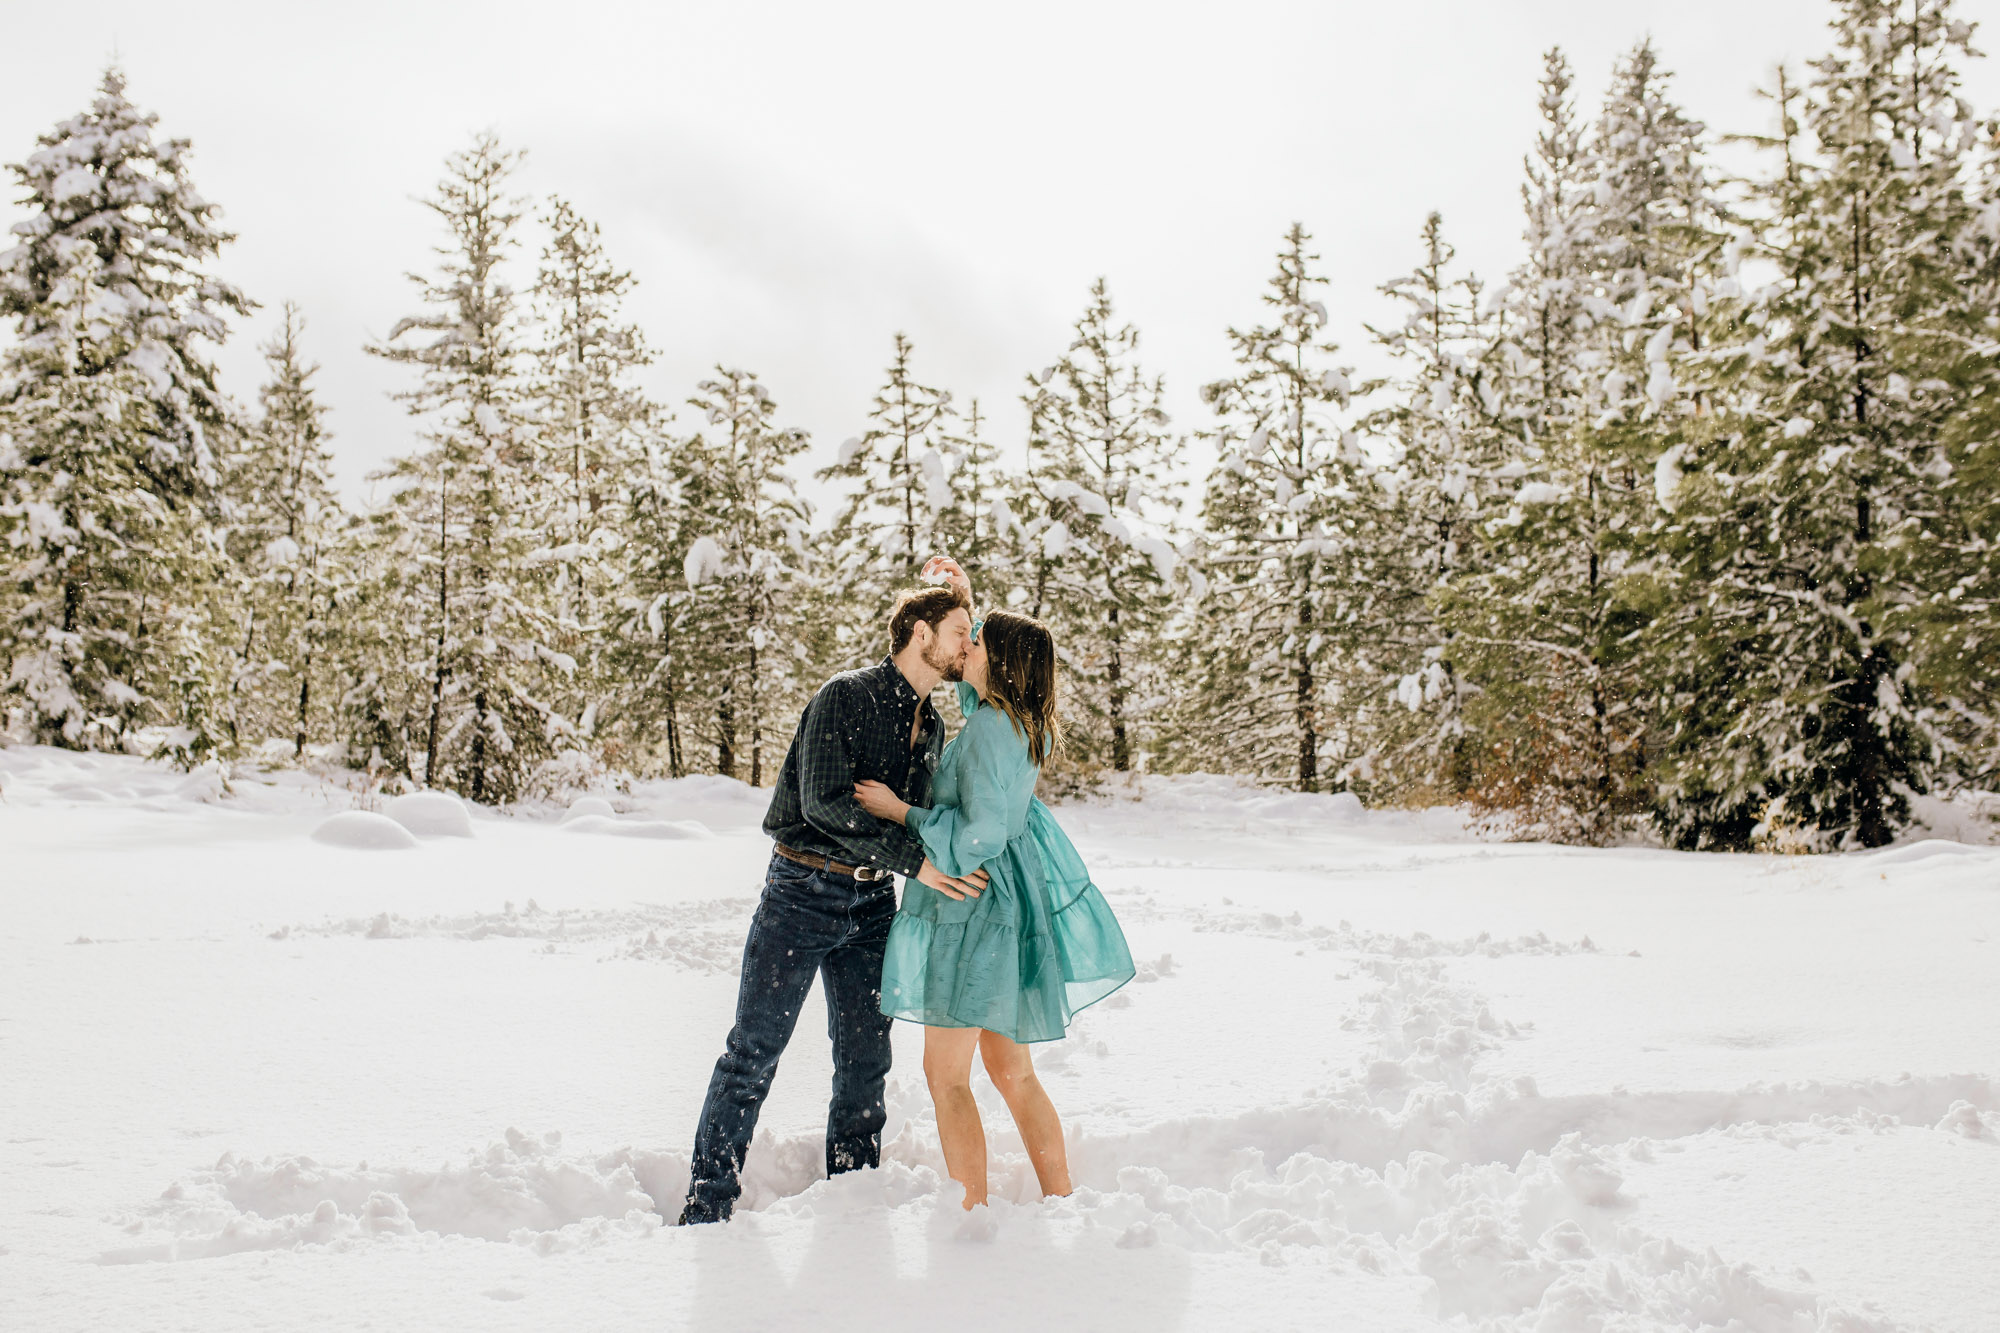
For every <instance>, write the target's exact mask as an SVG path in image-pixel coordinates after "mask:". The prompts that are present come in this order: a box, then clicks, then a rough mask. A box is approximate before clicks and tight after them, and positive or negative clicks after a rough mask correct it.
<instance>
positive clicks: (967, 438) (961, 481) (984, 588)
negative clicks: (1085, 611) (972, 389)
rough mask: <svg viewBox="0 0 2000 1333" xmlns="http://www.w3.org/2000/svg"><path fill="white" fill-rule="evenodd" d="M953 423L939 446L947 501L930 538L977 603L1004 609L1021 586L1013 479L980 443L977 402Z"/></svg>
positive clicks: (994, 449)
mask: <svg viewBox="0 0 2000 1333" xmlns="http://www.w3.org/2000/svg"><path fill="white" fill-rule="evenodd" d="M956 420H958V421H959V422H961V423H963V424H962V429H957V430H951V431H948V432H947V433H946V434H945V435H944V436H943V444H942V447H941V452H942V453H943V456H944V459H945V469H946V476H947V479H948V480H949V482H950V486H951V502H950V504H949V505H948V506H947V507H946V508H944V509H943V510H941V511H940V512H939V514H938V517H937V523H936V527H935V529H934V537H935V539H936V541H937V542H938V545H939V547H940V549H941V550H942V551H943V552H944V553H946V554H949V555H951V556H952V557H953V558H955V559H956V560H957V561H958V563H959V564H960V565H961V566H963V567H964V569H965V571H966V573H967V575H969V576H970V577H971V579H972V586H973V588H974V589H975V590H977V593H978V596H979V600H980V602H981V603H982V604H985V605H992V606H1004V605H1007V604H1008V601H1009V599H1010V598H1011V597H1014V596H1015V595H1016V594H1017V592H1019V589H1020V587H1021V582H1020V580H1021V565H1022V547H1021V542H1020V532H1021V522H1020V519H1019V518H1018V517H1016V515H1015V507H1016V506H1017V505H1018V504H1019V503H1020V496H1019V484H1018V478H1016V477H1014V476H1011V475H1010V474H1009V473H1008V472H1007V470H1006V469H1005V468H1004V467H1002V466H1001V464H1000V450H999V447H998V446H997V445H995V444H994V443H993V442H992V441H991V440H989V439H987V438H986V434H985V424H986V419H985V417H984V415H983V414H982V413H981V412H980V410H979V400H978V399H977V398H974V399H972V400H971V402H970V403H968V404H967V406H966V410H965V413H964V414H963V415H962V416H960V417H958V418H956ZM1020 595H1022V596H1025V593H1020Z"/></svg>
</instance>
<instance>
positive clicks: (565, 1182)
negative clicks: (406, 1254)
mask: <svg viewBox="0 0 2000 1333" xmlns="http://www.w3.org/2000/svg"><path fill="white" fill-rule="evenodd" d="M561 1143H562V1135H561V1134H544V1135H540V1136H535V1135H529V1134H525V1133H523V1132H521V1131H520V1130H518V1129H509V1130H508V1131H507V1133H506V1138H505V1139H504V1141H502V1142H498V1143H494V1144H491V1145H489V1146H488V1147H487V1148H486V1149H485V1150H483V1151H479V1152H475V1153H473V1154H472V1155H471V1156H470V1157H469V1158H468V1159H467V1160H466V1161H465V1162H464V1163H463V1164H461V1165H456V1166H454V1165H449V1164H447V1165H445V1166H442V1167H439V1168H437V1169H435V1170H430V1169H423V1168H417V1167H408V1166H404V1167H390V1168H371V1167H370V1166H369V1165H368V1163H366V1162H361V1163H358V1164H356V1165H355V1166H352V1167H346V1168H342V1167H332V1166H326V1165H322V1164H321V1163H319V1162H316V1161H314V1160H313V1159H312V1158H310V1157H277V1158H265V1159H264V1160H263V1161H260V1162H252V1161H247V1160H242V1159H239V1158H237V1157H236V1155H235V1154H233V1153H224V1154H223V1155H222V1158H221V1159H220V1160H219V1161H217V1162H216V1164H215V1166H214V1167H213V1168H211V1169H209V1170H207V1171H203V1172H200V1173H198V1174H196V1175H195V1176H193V1177H191V1178H189V1179H186V1180H180V1181H176V1182H175V1183H174V1184H172V1185H170V1186H168V1187H167V1189H166V1190H165V1191H164V1192H163V1193H162V1194H161V1195H160V1197H159V1199H158V1200H157V1201H155V1202H154V1203H153V1204H152V1205H150V1206H149V1207H148V1208H146V1209H145V1210H144V1211H143V1212H142V1213H141V1214H140V1215H139V1216H137V1217H135V1218H133V1219H132V1220H131V1221H130V1222H128V1223H127V1224H126V1230H127V1231H128V1232H131V1233H133V1234H135V1235H144V1234H146V1233H149V1232H150V1233H152V1236H153V1237H154V1239H152V1240H151V1241H150V1243H147V1244H143V1245H138V1246H133V1247H130V1248H125V1249H118V1250H112V1251H108V1252H106V1253H104V1254H101V1255H99V1257H98V1262H99V1263H104V1264H127V1263H146V1262H155V1261H174V1260H186V1259H203V1258H213V1257H216V1256H220V1255H225V1254H237V1253H242V1252H244V1251H248V1250H275V1249H300V1248H304V1247H308V1246H317V1247H329V1248H333V1249H349V1248H353V1247H354V1246H356V1245H359V1244H366V1243H369V1242H371V1241H372V1240H374V1238H376V1237H378V1236H408V1235H416V1234H419V1233H431V1234H436V1235H444V1236H469V1237H474V1238H476V1239H479V1240H487V1241H505V1242H512V1243H514V1244H517V1245H526V1246H529V1247H531V1248H533V1249H534V1250H535V1251H537V1252H538V1253H541V1254H555V1253H559V1252H562V1251H565V1250H573V1249H577V1248H581V1247H583V1246H586V1245H589V1244H591V1243H594V1242H596V1241H599V1240H601V1239H605V1238H609V1237H611V1236H614V1235H636V1234H641V1233H644V1232H647V1231H651V1230H652V1229H654V1228H655V1227H657V1226H659V1225H660V1223H661V1220H662V1219H661V1216H660V1214H661V1212H662V1210H663V1208H664V1206H665V1204H666V1203H667V1201H669V1200H671V1201H672V1202H673V1203H675V1204H678V1203H679V1200H680V1197H681V1195H683V1194H684V1193H685V1192H686V1190H687V1178H688V1171H687V1166H686V1163H685V1162H684V1161H681V1160H677V1159H672V1158H667V1157H664V1156H661V1155H657V1154H647V1153H635V1152H633V1151H632V1150H630V1149H623V1150H621V1151H618V1152H614V1153H610V1154H607V1155H604V1156H601V1157H597V1158H594V1159H591V1158H583V1159H579V1158H574V1157H567V1156H564V1155H562V1154H561V1152H560V1148H561Z"/></svg>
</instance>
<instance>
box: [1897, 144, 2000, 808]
mask: <svg viewBox="0 0 2000 1333" xmlns="http://www.w3.org/2000/svg"><path fill="white" fill-rule="evenodd" d="M1978 128H1979V129H1980V130H1982V131H1983V133H1982V134H1981V138H1983V139H1984V140H1985V142H1986V150H1985V155H1984V161H1983V163H1982V164H1981V166H1980V170H1979V174H1978V178H1977V186H1976V191H1977V192H1976V195H1975V197H1974V210H1973V213H1972V216H1971V217H1970V218H1968V219H1967V223H1966V225H1965V227H1964V228H1963V229H1961V230H1960V232H1959V233H1958V234H1957V235H1956V236H1955V237H1953V238H1952V241H1951V248H1950V252H1949V253H1950V254H1951V255H1953V256H1955V257H1956V258H1957V259H1958V260H1959V262H1960V264H1961V266H1962V277H1961V278H1960V289H1961V290H1962V291H1963V292H1964V294H1965V295H1964V300H1965V305H1966V309H1967V312H1968V319H1967V325H1968V327H1969V328H1971V329H1972V330H1974V332H1973V333H1972V335H1971V338H1970V340H1969V341H1968V343H1967V345H1966V347H1965V355H1966V358H1967V360H1966V361H1965V362H1964V363H1962V364H1961V365H1960V366H1958V367H1955V368H1954V370H1955V372H1956V373H1953V374H1951V375H1950V376H1949V377H1948V379H1947V382H1949V383H1952V384H1954V385H1955V386H1960V391H1959V396H1958V403H1959V410H1958V411H1956V412H1955V413H1953V414H1952V418H1951V420H1950V421H1949V422H1947V423H1944V424H1943V434H1942V438H1941V443H1942V444H1943V445H1944V458H1943V460H1942V468H1941V470H1943V469H1949V471H1948V472H1947V473H1946V474H1945V475H1944V476H1942V477H1941V478H1940V480H1939V483H1938V499H1939V509H1938V513H1937V515H1936V517H1935V519H1934V520H1933V522H1932V524H1931V528H1930V532H1929V533H1928V534H1927V535H1928V536H1929V537H1930V538H1931V542H1932V549H1933V550H1934V552H1935V553H1936V556H1937V564H1936V566H1935V567H1934V572H1933V573H1932V574H1931V576H1930V577H1929V578H1928V580H1927V581H1926V586H1925V589H1924V598H1923V600H1922V602H1921V603H1920V604H1919V605H1918V606H1916V607H1913V608H1912V609H1911V613H1912V617H1913V619H1915V621H1916V623H1917V633H1918V636H1919V638H1918V653H1917V676H1916V679H1917V683H1918V685H1919V686H1920V687H1921V688H1922V689H1923V690H1924V691H1925V692H1926V693H1927V694H1928V695H1929V697H1931V698H1932V699H1934V700H1935V701H1936V705H1937V707H1938V709H1939V713H1940V717H1939V727H1940V730H1941V731H1942V732H1943V733H1944V735H1945V737H1946V738H1947V741H1948V753H1947V760H1948V764H1949V770H1950V779H1951V781H1952V783H1953V784H1954V785H1966V786H1971V787H1975V788H1984V789H1987V790H1991V789H1992V788H1993V787H1995V786H1996V785H2000V675H1996V673H1995V672H1994V671H1993V669H1992V663H1993V662H1994V661H1996V660H2000V387H1996V386H1994V385H1993V384H1992V383H1990V382H1989V381H1987V380H1986V378H1985V377H1984V376H1983V375H1980V374H1978V373H1977V371H1978V368H1979V367H1978V363H1977V361H1976V360H1974V359H1973V358H1977V357H1980V356H1985V357H1989V358H1990V357H1992V356H1994V355H1996V354H2000V121H1996V120H1989V121H1987V122H1986V123H1985V125H1983V126H1980V127H1978ZM1973 129H1974V127H1973V125H1972V124H1971V122H1964V123H1962V124H1961V126H1960V132H1961V134H1965V135H1968V136H1969V134H1970V133H1971V132H1972V130H1973ZM1966 148H1967V145H1965V144H1963V143H1961V144H1960V145H1959V149H1960V151H1961V152H1965V151H1966Z"/></svg>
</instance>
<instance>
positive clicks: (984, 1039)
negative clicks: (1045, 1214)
mask: <svg viewBox="0 0 2000 1333" xmlns="http://www.w3.org/2000/svg"><path fill="white" fill-rule="evenodd" d="M979 1059H980V1062H981V1063H982V1064H984V1065H985V1066H986V1074H987V1077H989V1078H991V1079H992V1080H993V1086H994V1087H996V1088H998V1089H1000V1095H1001V1096H1002V1097H1004V1098H1005V1099H1006V1101H1007V1109H1008V1110H1009V1111H1012V1112H1013V1113H1014V1124H1015V1126H1016V1127H1017V1128H1018V1129H1019V1130H1020V1131H1021V1142H1022V1143H1023V1144H1024V1145H1025V1146H1026V1147H1027V1149H1028V1160H1029V1161H1030V1162H1033V1163H1034V1164H1035V1179H1036V1180H1038V1181H1040V1182H1041V1186H1042V1193H1043V1194H1044V1195H1049V1194H1068V1193H1069V1192H1070V1189H1071V1188H1072V1187H1071V1185H1070V1181H1069V1151H1068V1149H1066V1148H1065V1147H1064V1146H1063V1132H1062V1120H1061V1119H1060V1118H1059V1117H1058V1116H1057V1115H1056V1107H1055V1103H1054V1102H1051V1101H1050V1100H1049V1094H1048V1092H1047V1091H1046V1090H1045V1089H1044V1088H1043V1087H1042V1081H1041V1080H1040V1079H1038V1078H1036V1077H1035V1062H1034V1060H1033V1058H1031V1057H1030V1056H1029V1054H1028V1048H1027V1047H1026V1046H1023V1045H1022V1044H1021V1043H1019V1042H1016V1041H1010V1040H1008V1039H1007V1038H1005V1037H1003V1036H1001V1035H1000V1034H999V1033H997V1032H981V1033H980V1034H979Z"/></svg>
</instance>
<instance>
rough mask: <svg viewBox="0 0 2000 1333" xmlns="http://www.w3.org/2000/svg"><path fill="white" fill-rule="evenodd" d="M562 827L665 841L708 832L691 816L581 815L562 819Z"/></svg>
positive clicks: (575, 831)
mask: <svg viewBox="0 0 2000 1333" xmlns="http://www.w3.org/2000/svg"><path fill="white" fill-rule="evenodd" d="M563 827H564V828H566V829H568V830H569V831H570V832H571V833H609V834H611V835H612V836H614V837H619V838H660V839H663V840H665V841H669V842H673V841H682V842H685V841H687V840H689V839H693V838H706V837H707V836H708V830H707V829H706V828H704V827H703V826H702V825H700V824H698V823H696V822H695V821H694V820H692V819H619V818H616V817H615V816H611V817H607V816H605V815H582V816H579V817H577V818H575V819H564V820H563Z"/></svg>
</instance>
